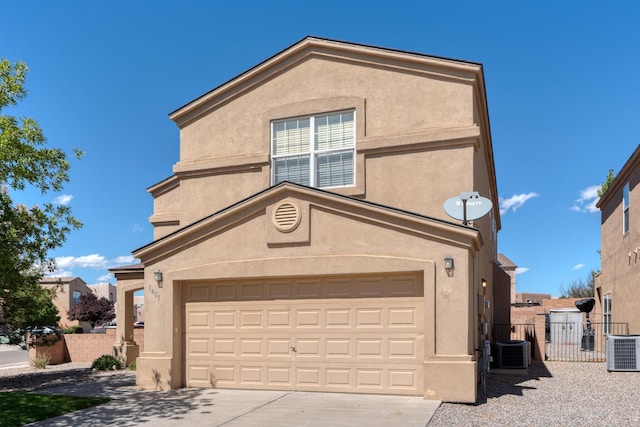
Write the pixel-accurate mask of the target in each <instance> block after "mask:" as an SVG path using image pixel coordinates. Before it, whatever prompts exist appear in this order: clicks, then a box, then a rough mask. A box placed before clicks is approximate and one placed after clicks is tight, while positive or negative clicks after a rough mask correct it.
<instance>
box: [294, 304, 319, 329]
mask: <svg viewBox="0 0 640 427" xmlns="http://www.w3.org/2000/svg"><path fill="white" fill-rule="evenodd" d="M295 316H296V317H295V321H296V323H295V326H296V328H320V327H322V310H321V309H319V308H305V309H300V310H296V311H295Z"/></svg>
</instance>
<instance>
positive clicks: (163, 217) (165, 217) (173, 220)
mask: <svg viewBox="0 0 640 427" xmlns="http://www.w3.org/2000/svg"><path fill="white" fill-rule="evenodd" d="M149 222H150V223H151V224H153V225H179V224H180V213H178V212H171V213H162V214H154V215H151V216H150V217H149Z"/></svg>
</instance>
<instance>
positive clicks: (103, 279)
mask: <svg viewBox="0 0 640 427" xmlns="http://www.w3.org/2000/svg"><path fill="white" fill-rule="evenodd" d="M111 279H113V274H111V273H108V274H103V275H102V276H100V277H98V279H97V281H98V283H103V282H109V281H111Z"/></svg>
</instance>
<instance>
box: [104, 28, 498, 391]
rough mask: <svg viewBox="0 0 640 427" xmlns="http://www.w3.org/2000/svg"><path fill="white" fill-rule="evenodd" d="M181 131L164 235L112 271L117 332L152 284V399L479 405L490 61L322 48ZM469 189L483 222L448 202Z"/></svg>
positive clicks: (208, 102)
mask: <svg viewBox="0 0 640 427" xmlns="http://www.w3.org/2000/svg"><path fill="white" fill-rule="evenodd" d="M170 118H171V120H173V121H174V122H175V123H176V125H177V126H178V127H179V128H180V159H179V161H178V162H177V163H176V164H175V165H174V166H173V174H172V175H171V176H170V177H169V178H167V179H165V180H163V181H161V182H159V183H157V184H155V185H152V186H151V187H150V188H149V192H150V193H151V195H152V196H153V199H154V213H153V216H152V217H151V218H150V221H151V223H152V224H153V226H154V241H153V242H151V243H149V244H148V245H146V246H144V247H141V248H139V249H137V250H135V251H134V252H133V254H134V256H135V257H137V258H139V259H140V260H141V264H140V265H137V266H128V267H123V268H118V269H113V270H112V271H113V272H114V273H115V275H116V278H117V279H118V286H117V288H118V292H119V296H118V302H119V304H118V319H121V318H124V319H128V318H132V310H133V308H132V307H133V292H135V291H136V290H138V289H144V291H145V322H146V323H145V351H144V352H142V353H141V354H140V355H139V357H138V358H137V384H138V386H139V387H140V388H144V389H169V388H177V387H183V386H188V387H220V388H247V389H277V390H307V391H334V392H350V393H386V394H406V395H419V396H424V397H426V398H429V399H441V400H447V401H458V402H474V401H475V400H476V396H477V383H478V357H479V352H478V349H479V348H480V347H481V343H482V339H483V338H484V335H483V332H485V331H490V330H491V321H492V313H493V312H494V311H495V310H499V309H500V308H499V307H495V306H494V304H493V292H494V287H495V283H494V268H496V266H497V263H496V249H497V241H496V239H497V232H498V230H499V229H500V216H499V211H498V193H497V187H496V176H495V171H494V161H493V149H492V143H491V134H490V128H489V117H488V111H487V101H486V96H485V84H484V76H483V69H482V66H481V65H480V64H477V63H472V62H465V61H459V60H452V59H445V58H439V57H432V56H427V55H423V54H418V53H411V52H404V51H397V50H391V49H383V48H378V47H371V46H363V45H357V44H352V43H344V42H338V41H332V40H326V39H319V38H313V37H308V38H305V39H303V40H301V41H300V42H298V43H296V44H294V45H292V46H291V47H289V48H287V49H285V50H283V51H282V52H280V53H278V54H276V55H274V56H273V57H271V58H269V59H267V60H266V61H264V62H262V63H260V64H258V65H256V66H255V67H253V68H251V69H250V70H248V71H246V72H245V73H243V74H241V75H239V76H237V77H235V78H233V79H232V80H230V81H228V82H226V83H224V84H222V85H220V86H218V87H217V88H215V89H213V90H212V91H210V92H208V93H206V94H204V95H202V96H201V97H199V98H197V99H195V100H193V101H192V102H190V103H188V104H186V105H184V106H183V107H181V108H179V109H177V110H176V111H174V112H173V113H171V114H170ZM468 191H476V192H478V193H479V194H480V195H481V196H483V197H484V198H487V199H489V200H490V201H491V202H492V204H493V207H492V209H491V211H490V212H489V213H488V214H487V215H485V216H483V217H481V218H479V219H477V220H475V221H471V222H469V223H467V224H466V225H464V224H462V222H461V221H459V220H455V219H453V218H451V217H449V216H448V215H447V214H446V213H445V211H444V210H443V203H444V202H445V201H446V200H447V199H449V198H452V197H456V196H458V195H459V194H460V193H461V192H468ZM503 276H505V277H507V279H506V280H508V276H506V275H503ZM483 283H484V286H483ZM503 289H505V292H509V284H508V282H507V283H505V284H503ZM503 300H504V301H506V302H507V303H506V307H503V309H504V310H507V312H508V310H509V307H508V301H509V297H508V294H507V295H506V297H505V298H503ZM123 302H124V303H123ZM118 328H119V329H118V336H119V339H120V341H119V343H118V345H117V346H116V347H117V352H118V353H119V354H121V356H122V357H123V358H125V359H131V358H135V357H136V356H138V354H137V352H138V350H137V346H136V343H135V342H134V341H133V332H132V328H131V325H130V324H129V322H126V323H122V324H121V322H119V323H118ZM489 333H490V332H489Z"/></svg>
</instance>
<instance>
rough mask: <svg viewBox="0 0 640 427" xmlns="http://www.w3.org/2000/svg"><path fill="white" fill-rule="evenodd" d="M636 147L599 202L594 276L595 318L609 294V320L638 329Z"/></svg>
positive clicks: (639, 168) (639, 173)
mask: <svg viewBox="0 0 640 427" xmlns="http://www.w3.org/2000/svg"><path fill="white" fill-rule="evenodd" d="M639 149H640V147H639V148H638V149H636V151H635V152H634V155H633V156H632V157H631V158H630V159H629V161H628V162H627V164H626V165H625V167H624V168H623V170H622V171H621V172H620V173H619V175H618V176H617V177H616V180H615V181H614V183H613V184H612V185H611V186H610V188H609V190H608V191H607V194H606V195H605V197H603V201H602V202H601V204H602V206H601V211H602V227H601V253H600V262H601V267H600V268H601V272H600V275H599V276H598V277H597V278H596V290H597V293H596V296H597V300H598V303H597V305H596V308H595V312H596V313H595V316H594V317H593V320H594V321H598V322H601V321H602V298H603V297H604V295H606V294H611V305H612V311H611V321H612V322H627V323H629V331H630V333H632V334H638V333H640V312H638V307H640V292H638V282H639V281H640V221H638V218H639V217H640V209H638V207H640V186H639V185H638V184H640V152H639V151H638V150H639ZM626 183H629V225H630V226H629V232H628V233H626V234H623V232H622V215H623V211H622V209H623V208H622V194H623V193H622V192H623V187H624V185H625V184H626Z"/></svg>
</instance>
